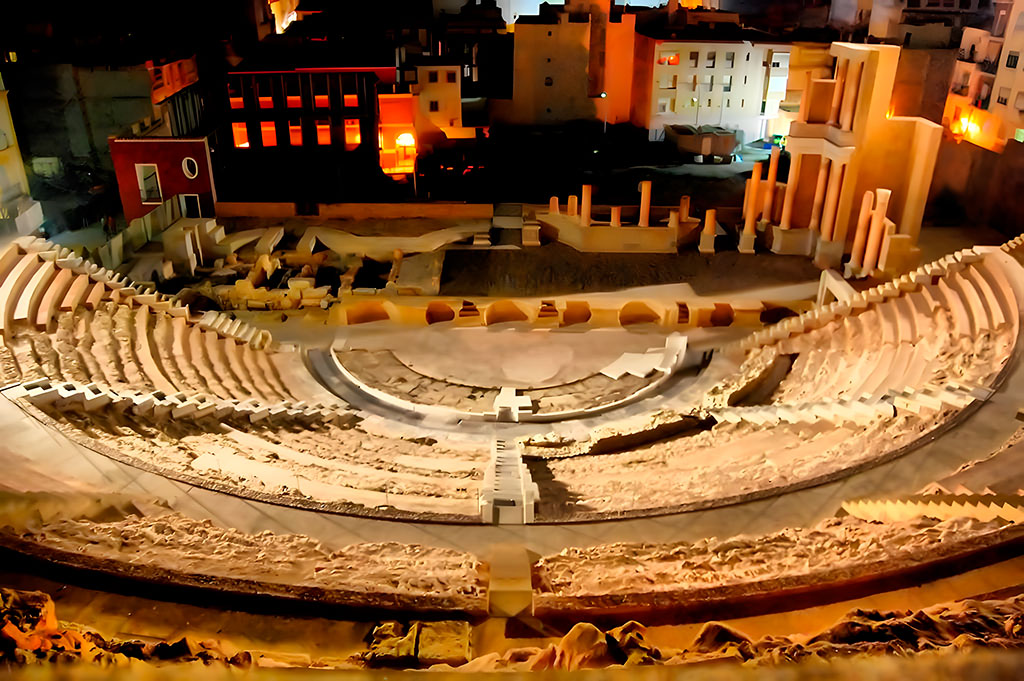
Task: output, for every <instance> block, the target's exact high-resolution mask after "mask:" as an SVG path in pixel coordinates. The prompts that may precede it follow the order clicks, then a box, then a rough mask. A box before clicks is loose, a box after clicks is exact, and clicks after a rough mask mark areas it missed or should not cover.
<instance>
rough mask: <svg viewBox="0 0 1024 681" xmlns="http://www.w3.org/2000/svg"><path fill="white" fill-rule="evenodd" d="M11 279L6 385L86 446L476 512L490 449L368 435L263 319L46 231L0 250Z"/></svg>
mask: <svg viewBox="0 0 1024 681" xmlns="http://www.w3.org/2000/svg"><path fill="white" fill-rule="evenodd" d="M0 289H2V291H3V292H4V293H5V295H6V297H4V298H3V299H2V300H0V320H2V321H3V336H2V339H3V342H2V343H0V361H2V366H3V369H4V375H5V378H6V379H7V381H6V382H7V387H6V388H5V389H4V394H5V395H6V396H7V397H9V398H11V399H23V400H25V401H27V402H29V403H31V404H33V405H35V406H36V407H38V408H40V409H42V410H43V411H45V412H46V413H47V414H49V415H50V416H51V417H53V418H54V419H55V422H56V424H57V427H58V428H60V429H61V430H63V431H64V432H65V433H66V434H68V435H69V436H70V437H72V438H73V439H75V440H77V441H79V442H82V443H83V444H86V445H88V446H92V445H95V444H102V445H104V446H105V447H106V449H105V450H103V451H107V452H113V455H115V456H117V457H119V458H122V459H123V460H126V461H128V462H130V463H135V462H145V463H146V464H148V465H157V466H159V467H160V468H161V469H162V470H163V471H165V473H166V474H167V475H169V476H171V477H177V478H180V479H184V480H186V481H189V482H192V483H194V484H200V485H216V486H218V487H219V488H221V489H224V490H225V491H238V492H239V493H242V494H272V495H277V496H280V495H284V496H285V497H289V496H290V497H292V498H293V500H294V502H295V503H298V504H314V505H326V506H329V507H330V506H333V507H338V508H345V509H353V510H358V507H360V506H361V507H364V508H370V509H375V508H395V509H399V510H402V511H407V512H412V513H433V514H454V515H460V516H461V515H468V516H472V517H476V516H477V515H478V501H477V496H478V490H477V487H478V482H477V480H478V479H479V478H480V477H482V470H481V468H482V467H483V466H485V465H486V463H487V460H486V452H484V451H480V452H470V453H464V452H459V453H452V452H449V451H448V450H447V449H443V448H440V447H432V446H430V445H429V444H423V443H419V442H414V441H409V440H403V439H400V438H396V437H384V436H378V435H371V434H370V433H368V432H366V431H365V430H364V429H362V428H361V427H359V425H358V422H359V420H360V419H359V417H358V415H357V414H356V413H355V412H354V411H353V410H351V409H350V408H348V406H347V405H346V404H344V403H343V402H342V401H341V400H340V399H339V398H337V397H336V396H334V395H332V394H331V393H329V392H327V391H326V390H325V389H323V388H322V387H321V386H320V385H319V384H318V383H316V381H315V380H314V379H313V378H312V377H311V376H310V375H309V373H308V372H307V371H306V369H305V367H304V366H303V365H302V363H301V358H300V355H299V353H298V352H290V351H289V350H292V349H293V348H287V347H281V346H276V345H275V346H274V347H271V339H270V337H269V334H268V333H267V332H265V331H261V330H258V329H256V328H254V327H251V326H249V325H247V324H243V323H242V322H241V321H238V320H233V319H230V318H229V317H228V316H226V315H223V314H220V313H214V312H208V313H205V314H204V315H202V316H194V315H191V314H190V312H189V310H188V309H187V308H185V307H182V306H179V305H176V304H174V303H172V302H171V301H170V300H168V299H167V298H165V297H164V296H161V295H159V294H156V293H153V292H149V291H144V290H139V289H136V288H135V287H134V286H132V285H130V283H128V282H126V281H124V280H122V279H121V278H120V277H118V276H116V275H114V274H113V273H111V272H108V271H105V270H103V269H102V268H98V267H96V266H95V265H92V264H90V263H88V262H85V261H82V260H81V259H78V258H74V257H72V256H71V254H70V253H68V252H66V251H65V252H62V251H59V250H57V249H55V248H53V247H52V246H51V245H50V244H48V243H47V242H45V241H41V240H32V239H19V240H18V241H17V242H15V243H14V244H12V245H11V246H10V247H9V248H8V249H7V250H5V251H3V252H2V253H0ZM44 289H45V290H44Z"/></svg>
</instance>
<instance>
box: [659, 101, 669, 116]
mask: <svg viewBox="0 0 1024 681" xmlns="http://www.w3.org/2000/svg"><path fill="white" fill-rule="evenodd" d="M671 106H672V100H671V99H659V100H658V113H667V112H668V110H669V108H671Z"/></svg>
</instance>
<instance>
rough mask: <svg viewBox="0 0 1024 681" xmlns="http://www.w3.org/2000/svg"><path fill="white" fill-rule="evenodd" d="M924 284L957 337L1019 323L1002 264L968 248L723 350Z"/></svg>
mask: <svg viewBox="0 0 1024 681" xmlns="http://www.w3.org/2000/svg"><path fill="white" fill-rule="evenodd" d="M979 251H981V252H979ZM972 266H973V267H972ZM922 288H925V289H926V290H927V293H925V294H923V295H924V298H925V301H926V302H927V303H928V304H929V305H931V306H932V309H934V307H938V306H943V307H947V309H949V310H950V313H951V314H952V315H953V317H954V324H955V328H954V330H955V333H956V335H958V336H959V335H962V336H968V335H972V334H976V333H977V332H979V331H980V330H981V329H982V328H986V327H987V328H992V327H999V326H1001V325H1002V324H1003V323H1006V322H1010V323H1013V324H1015V325H1016V324H1017V323H1018V319H1017V317H1018V314H1017V307H1016V304H1015V300H1014V296H1013V294H1012V289H1010V287H1009V284H1008V282H1007V280H1006V276H1005V274H1004V273H1003V272H1001V268H1000V266H999V265H998V264H994V263H991V262H990V260H989V259H988V258H986V257H985V251H984V249H966V250H963V251H958V252H956V253H953V254H950V255H948V256H946V257H945V258H942V259H941V260H938V261H935V262H932V263H928V264H926V265H922V266H921V267H920V268H918V269H917V270H914V271H913V272H910V273H908V274H905V275H903V276H901V277H900V278H898V279H894V280H892V281H889V282H886V283H884V284H881V285H879V286H875V287H873V288H871V289H868V290H866V291H861V292H858V293H856V294H854V295H853V296H852V297H851V299H850V300H849V301H835V302H833V303H831V304H829V305H825V306H822V307H816V308H813V309H811V310H809V311H807V312H804V313H803V314H800V315H797V316H794V317H788V318H786V319H784V320H782V321H781V322H779V323H778V324H774V325H772V326H769V327H766V328H764V329H761V330H759V331H757V332H756V333H753V334H751V335H750V336H747V337H746V338H743V339H742V340H740V341H738V342H737V343H735V344H733V345H731V346H726V348H723V350H727V351H736V350H743V351H746V350H751V349H754V348H757V347H761V346H764V345H771V344H774V343H777V342H779V341H781V340H783V339H786V338H789V337H791V336H792V335H795V334H799V333H803V332H806V331H810V330H813V329H817V328H821V327H823V326H825V325H826V324H828V323H829V322H831V321H832V320H834V319H836V318H838V317H844V316H847V315H849V314H850V313H851V312H852V311H854V310H864V309H867V308H868V307H869V306H873V305H877V304H879V303H882V302H883V301H886V300H890V299H893V298H899V297H901V296H903V295H905V294H907V293H911V292H917V291H921V289H922ZM911 302H913V303H914V305H915V307H914V310H918V311H920V312H924V310H923V309H922V308H921V306H920V303H919V302H918V301H911ZM902 307H903V310H902V312H901V313H900V315H899V317H900V318H901V319H897V324H898V326H899V328H900V329H903V330H905V331H906V332H908V333H914V332H915V326H914V324H915V322H916V321H917V320H919V319H920V318H921V316H920V315H915V314H913V311H912V310H911V309H909V308H908V307H907V306H906V305H904V306H902Z"/></svg>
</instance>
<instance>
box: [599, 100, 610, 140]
mask: <svg viewBox="0 0 1024 681" xmlns="http://www.w3.org/2000/svg"><path fill="white" fill-rule="evenodd" d="M599 97H601V99H608V93H607V92H604V91H602V92H601V94H600V95H599ZM604 134H606V135H607V134H608V103H607V102H605V105H604Z"/></svg>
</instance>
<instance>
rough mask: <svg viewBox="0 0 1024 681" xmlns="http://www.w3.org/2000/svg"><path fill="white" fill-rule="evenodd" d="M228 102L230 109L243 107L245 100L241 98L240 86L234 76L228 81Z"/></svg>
mask: <svg viewBox="0 0 1024 681" xmlns="http://www.w3.org/2000/svg"><path fill="white" fill-rule="evenodd" d="M228 103H229V104H230V106H231V108H232V109H244V108H245V100H243V99H242V88H241V87H240V84H239V82H238V80H237V79H236V78H232V79H231V80H230V81H228Z"/></svg>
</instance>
